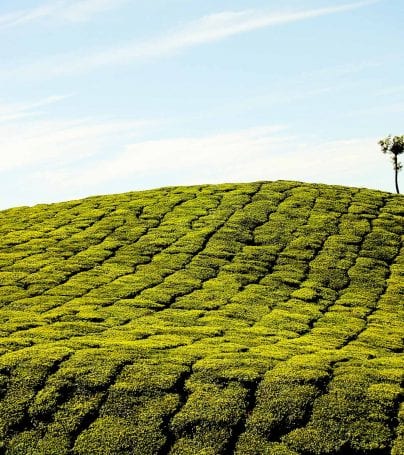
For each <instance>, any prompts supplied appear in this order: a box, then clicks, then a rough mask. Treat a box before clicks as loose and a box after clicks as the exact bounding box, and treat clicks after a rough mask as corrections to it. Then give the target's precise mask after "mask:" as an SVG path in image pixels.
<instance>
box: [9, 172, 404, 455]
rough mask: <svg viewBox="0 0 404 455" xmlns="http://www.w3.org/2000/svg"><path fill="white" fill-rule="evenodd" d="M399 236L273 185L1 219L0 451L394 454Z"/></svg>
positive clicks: (372, 209) (330, 199)
mask: <svg viewBox="0 0 404 455" xmlns="http://www.w3.org/2000/svg"><path fill="white" fill-rule="evenodd" d="M403 236H404V198H403V197H402V196H400V195H393V194H390V193H383V192H380V191H375V190H367V189H357V188H346V187H340V186H327V185H315V184H303V183H298V182H289V181H277V182H258V183H251V184H223V185H204V186H192V187H173V188H162V189H158V190H151V191H143V192H132V193H126V194H120V195H113V196H99V197H90V198H87V199H83V200H78V201H71V202H66V203H57V204H51V205H38V206H35V207H20V208H14V209H9V210H5V211H2V212H0V454H4V455H11V454H12V455H16V454H19V455H45V454H46V455H109V454H111V455H115V454H131V455H133V454H135V455H164V454H171V455H191V454H192V455H194V454H199V455H220V454H237V455H261V454H271V455H297V454H305V455H309V454H313V455H320V454H339V455H360V454H369V455H384V454H390V453H391V454H393V455H402V454H403V453H404V405H403V403H402V397H403V395H402V385H403V384H402V383H403V371H404V357H403V354H402V353H403V334H404V305H403V300H404V298H403V297H404V282H403V281H404V280H403V275H404V247H403V242H402V239H403Z"/></svg>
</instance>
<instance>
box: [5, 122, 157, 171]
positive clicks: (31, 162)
mask: <svg viewBox="0 0 404 455" xmlns="http://www.w3.org/2000/svg"><path fill="white" fill-rule="evenodd" d="M147 124H148V123H147V122H142V121H118V120H112V121H111V120H105V121H93V120H91V119H87V120H77V121H62V120H53V121H52V120H49V121H45V120H44V121H39V120H35V121H30V122H29V121H24V122H21V121H19V122H5V123H3V124H1V123H0V150H1V160H0V172H4V171H7V172H9V171H13V170H15V169H17V168H22V170H23V171H24V169H27V168H29V167H30V166H34V168H36V169H40V168H41V167H46V166H49V164H52V165H59V166H61V165H68V164H69V163H77V161H78V160H79V159H83V158H86V157H89V156H93V155H97V153H100V152H102V151H103V150H104V149H105V147H106V146H108V145H111V144H113V143H116V144H119V141H120V138H123V137H124V138H125V139H126V140H129V139H128V138H130V139H131V140H133V138H134V137H136V136H137V135H138V134H139V133H140V132H141V131H143V130H144V129H145V128H146V127H147Z"/></svg>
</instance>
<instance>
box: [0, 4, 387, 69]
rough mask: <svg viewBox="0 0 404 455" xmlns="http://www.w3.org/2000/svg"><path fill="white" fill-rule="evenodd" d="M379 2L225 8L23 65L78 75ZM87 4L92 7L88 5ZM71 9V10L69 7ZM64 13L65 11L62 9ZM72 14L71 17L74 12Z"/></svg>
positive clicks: (78, 9)
mask: <svg viewBox="0 0 404 455" xmlns="http://www.w3.org/2000/svg"><path fill="white" fill-rule="evenodd" d="M379 1H381V0H368V1H361V2H354V3H347V4H344V5H338V6H331V7H327V8H317V9H306V10H299V11H292V12H290V11H288V12H285V11H281V12H279V11H277V12H276V11H275V12H274V11H266V10H243V11H224V12H221V13H215V14H210V15H208V16H204V17H202V18H199V19H196V20H194V21H191V22H189V23H188V24H185V25H184V26H182V27H180V28H178V29H175V30H172V31H171V32H168V33H167V34H165V35H164V36H160V37H157V38H154V39H151V40H147V41H143V42H135V43H131V44H129V45H127V44H125V45H121V46H115V47H111V48H109V49H104V50H100V51H94V52H93V53H90V54H89V53H86V54H77V53H73V54H72V53H70V54H63V55H56V56H53V57H50V58H48V59H47V60H43V61H40V62H37V63H33V64H28V65H25V66H24V72H29V73H30V76H31V77H32V75H34V74H37V76H39V77H41V78H43V77H45V78H46V77H54V76H58V75H68V74H80V73H83V72H87V71H91V70H95V69H97V68H99V67H102V66H107V65H119V64H127V63H129V62H133V61H137V60H142V59H148V58H158V57H164V56H169V55H172V54H176V53H179V52H181V51H185V50H187V49H190V48H192V47H195V46H199V45H203V44H207V43H212V42H216V41H220V40H223V39H226V38H229V37H231V36H235V35H238V34H241V33H247V32H251V31H254V30H258V29H263V28H268V27H272V26H277V25H282V24H289V23H293V22H299V21H305V20H308V19H313V18H316V17H321V16H327V15H331V14H337V13H343V12H347V11H352V10H355V9H359V8H363V7H366V6H369V5H371V4H374V3H378V2H379ZM90 2H91V3H94V4H99V3H106V4H108V3H109V1H108V0H104V1H103V2H101V0H99V1H97V0H87V1H86V2H80V3H83V5H82V7H83V9H82V10H81V11H82V12H83V11H85V10H86V9H85V8H84V6H85V5H84V3H90ZM78 6H79V5H78V4H77V5H76V9H75V11H76V13H77V12H78V11H80V8H78ZM93 6H95V5H93ZM98 6H101V5H98ZM104 6H106V5H104ZM88 7H89V9H90V10H91V8H90V5H88ZM70 12H71V13H72V9H71V10H70ZM66 14H67V10H65V15H66ZM72 15H73V16H74V14H73V13H72ZM21 69H22V68H21V67H19V68H8V69H7V68H3V70H1V68H0V75H3V76H5V75H6V76H7V74H8V75H12V76H14V77H15V76H17V75H18V74H21Z"/></svg>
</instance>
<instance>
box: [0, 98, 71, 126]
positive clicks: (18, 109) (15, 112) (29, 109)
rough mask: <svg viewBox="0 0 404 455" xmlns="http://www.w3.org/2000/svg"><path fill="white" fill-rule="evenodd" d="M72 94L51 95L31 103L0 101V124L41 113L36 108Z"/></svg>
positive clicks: (57, 101)
mask: <svg viewBox="0 0 404 455" xmlns="http://www.w3.org/2000/svg"><path fill="white" fill-rule="evenodd" d="M70 96H72V95H52V96H48V97H46V98H43V99H41V100H39V101H35V102H31V103H20V104H9V103H2V102H0V124H1V123H4V122H9V121H13V120H18V119H21V118H24V117H33V116H37V115H40V114H42V111H39V110H38V109H40V108H43V107H45V106H49V105H51V104H55V103H59V102H60V101H63V100H65V99H66V98H69V97H70Z"/></svg>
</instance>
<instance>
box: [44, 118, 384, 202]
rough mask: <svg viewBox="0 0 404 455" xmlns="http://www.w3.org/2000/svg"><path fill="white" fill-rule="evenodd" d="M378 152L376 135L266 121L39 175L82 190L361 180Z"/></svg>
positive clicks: (146, 145)
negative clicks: (332, 137)
mask: <svg viewBox="0 0 404 455" xmlns="http://www.w3.org/2000/svg"><path fill="white" fill-rule="evenodd" d="M373 152H374V153H373ZM380 155H381V154H380V153H378V150H377V141H376V138H354V139H349V140H339V141H324V140H319V139H318V140H316V139H313V138H311V139H307V138H306V140H305V139H304V138H301V137H296V136H294V135H291V134H290V133H289V129H288V128H286V127H282V126H267V127H257V128H249V129H245V130H242V131H237V132H229V133H226V134H217V135H210V136H204V137H179V138H173V139H161V140H152V141H141V142H137V143H132V144H129V145H127V146H126V147H125V148H124V150H123V151H122V152H121V153H116V154H114V155H113V156H109V157H108V158H105V159H103V160H98V161H97V162H92V164H91V166H83V167H82V168H81V169H77V167H75V168H71V169H69V168H63V169H62V168H61V169H59V170H56V171H55V170H53V171H52V172H44V173H40V174H38V177H39V178H40V179H41V180H42V181H47V182H49V185H50V186H52V187H55V188H61V189H64V188H67V187H69V186H70V185H71V183H72V182H76V183H79V184H80V185H81V187H82V188H87V192H91V191H97V189H98V188H99V189H100V190H99V191H102V188H105V187H107V186H108V184H110V183H113V182H125V180H127V181H129V180H130V182H132V183H131V184H132V185H133V182H139V181H144V180H146V181H149V182H151V183H152V184H154V185H156V186H161V185H166V184H167V185H170V184H171V185H176V184H197V183H204V182H205V183H209V182H212V183H214V182H224V181H252V180H276V179H295V180H306V181H317V182H328V183H335V184H351V185H358V186H360V185H361V183H362V182H363V183H362V184H365V179H366V178H369V175H380V168H381V164H383V161H382V160H383V158H381V157H380ZM375 186H376V185H375ZM128 189H129V188H128ZM84 194H85V193H84Z"/></svg>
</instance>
